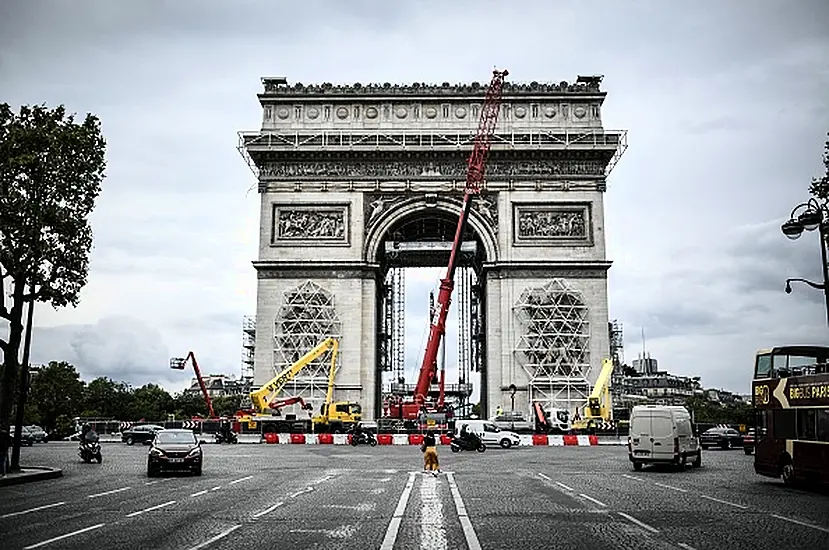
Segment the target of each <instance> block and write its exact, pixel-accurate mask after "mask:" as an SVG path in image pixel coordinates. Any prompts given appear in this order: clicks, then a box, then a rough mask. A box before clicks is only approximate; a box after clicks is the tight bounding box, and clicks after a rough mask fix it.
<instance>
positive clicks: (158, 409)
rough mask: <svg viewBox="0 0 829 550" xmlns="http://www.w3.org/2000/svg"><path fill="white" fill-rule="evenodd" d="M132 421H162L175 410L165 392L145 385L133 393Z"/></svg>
mask: <svg viewBox="0 0 829 550" xmlns="http://www.w3.org/2000/svg"><path fill="white" fill-rule="evenodd" d="M132 395H133V403H132V414H131V416H132V419H131V420H140V419H141V418H144V419H145V420H164V419H166V418H167V415H168V414H169V413H172V412H173V411H174V410H175V408H174V406H173V398H172V397H171V396H170V394H169V393H167V390H165V389H164V388H162V387H161V386H157V385H155V384H146V385H144V386H141V387H140V388H138V389H137V390H135V391H134V392H133V394H132Z"/></svg>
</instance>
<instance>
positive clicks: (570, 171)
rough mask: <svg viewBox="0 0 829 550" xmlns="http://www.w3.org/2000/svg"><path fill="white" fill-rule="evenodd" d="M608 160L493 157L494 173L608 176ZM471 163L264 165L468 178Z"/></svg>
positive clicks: (337, 174)
mask: <svg viewBox="0 0 829 550" xmlns="http://www.w3.org/2000/svg"><path fill="white" fill-rule="evenodd" d="M605 166H606V163H605V162H603V161H601V160H532V161H490V162H488V163H487V167H486V173H487V175H488V176H490V177H497V178H520V177H558V176H598V177H602V176H604V172H605ZM466 171H467V164H466V162H464V161H463V160H460V159H459V160H457V161H437V162H418V161H409V162H406V161H392V162H388V161H365V162H347V161H339V160H338V161H336V162H270V163H265V164H264V165H263V166H261V167H260V170H259V174H260V177H261V178H262V179H280V178H284V179H294V178H343V179H345V178H348V179H351V178H371V179H400V178H403V179H411V178H428V177H444V178H458V179H461V178H465V177H466Z"/></svg>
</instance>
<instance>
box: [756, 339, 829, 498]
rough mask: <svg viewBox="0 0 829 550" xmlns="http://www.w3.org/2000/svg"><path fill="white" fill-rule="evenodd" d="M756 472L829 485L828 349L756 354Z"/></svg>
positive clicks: (787, 349)
mask: <svg viewBox="0 0 829 550" xmlns="http://www.w3.org/2000/svg"><path fill="white" fill-rule="evenodd" d="M752 401H753V403H754V409H755V418H754V430H755V437H756V443H755V454H754V471H755V472H757V473H758V474H760V475H764V476H769V477H782V478H783V481H784V482H785V483H787V484H789V485H791V484H794V483H796V482H799V481H807V482H811V483H829V347H824V346H781V347H776V348H772V349H766V350H760V351H758V352H757V356H756V358H755V362H754V380H753V382H752Z"/></svg>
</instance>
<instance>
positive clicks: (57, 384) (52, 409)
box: [31, 361, 84, 432]
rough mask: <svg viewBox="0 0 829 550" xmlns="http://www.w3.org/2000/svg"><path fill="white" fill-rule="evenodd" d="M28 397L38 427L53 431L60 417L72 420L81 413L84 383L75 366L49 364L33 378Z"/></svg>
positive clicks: (64, 363)
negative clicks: (36, 417)
mask: <svg viewBox="0 0 829 550" xmlns="http://www.w3.org/2000/svg"><path fill="white" fill-rule="evenodd" d="M31 396H32V399H31V400H32V402H33V403H34V404H35V406H36V407H37V411H38V413H39V418H40V425H41V427H43V429H44V430H46V431H47V432H52V431H54V429H55V428H56V427H57V425H58V419H59V417H61V416H64V417H68V418H72V417H75V416H77V415H78V414H79V413H80V412H81V409H82V407H83V398H84V383H83V381H81V378H80V375H79V374H78V371H76V370H75V367H74V366H72V365H70V364H69V363H66V362H64V361H60V362H57V361H52V362H50V363H49V365H48V366H46V367H43V368H42V369H40V372H38V373H37V376H35V377H34V378H33V379H32V389H31Z"/></svg>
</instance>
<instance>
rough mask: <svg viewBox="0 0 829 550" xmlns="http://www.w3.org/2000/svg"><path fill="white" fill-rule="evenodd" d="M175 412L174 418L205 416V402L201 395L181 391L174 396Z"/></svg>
mask: <svg viewBox="0 0 829 550" xmlns="http://www.w3.org/2000/svg"><path fill="white" fill-rule="evenodd" d="M175 413H176V418H184V419H186V418H192V417H194V416H200V417H202V418H207V404H206V403H205V402H204V398H203V397H202V396H201V395H197V394H194V393H186V392H181V394H179V395H177V396H176V398H175Z"/></svg>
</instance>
